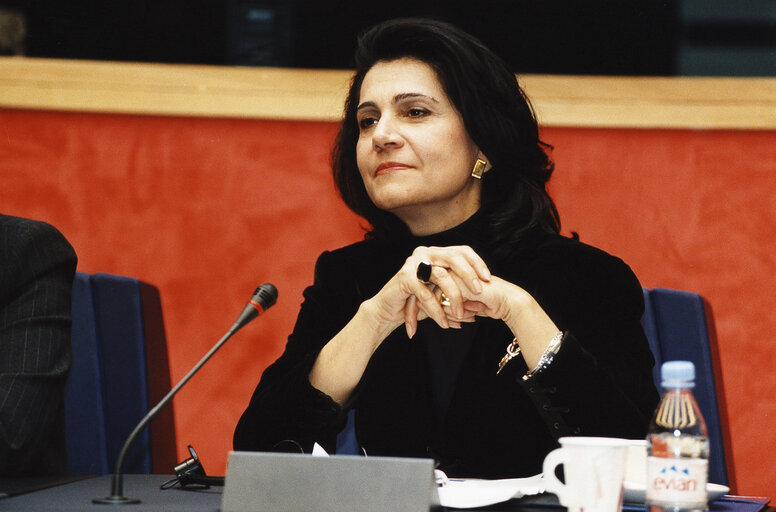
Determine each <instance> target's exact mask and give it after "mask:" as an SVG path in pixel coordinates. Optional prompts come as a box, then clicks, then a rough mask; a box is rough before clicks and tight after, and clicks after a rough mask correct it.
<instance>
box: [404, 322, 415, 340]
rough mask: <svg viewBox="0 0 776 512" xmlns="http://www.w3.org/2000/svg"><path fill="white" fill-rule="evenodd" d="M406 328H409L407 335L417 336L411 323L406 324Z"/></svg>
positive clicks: (410, 337)
mask: <svg viewBox="0 0 776 512" xmlns="http://www.w3.org/2000/svg"><path fill="white" fill-rule="evenodd" d="M404 328H405V329H406V330H407V337H408V338H409V339H412V337H413V336H415V329H413V328H412V326H411V325H410V324H404Z"/></svg>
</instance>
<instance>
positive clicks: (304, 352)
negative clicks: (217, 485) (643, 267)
mask: <svg viewBox="0 0 776 512" xmlns="http://www.w3.org/2000/svg"><path fill="white" fill-rule="evenodd" d="M480 228H481V226H478V221H477V219H473V220H472V219H470V220H469V221H467V222H466V223H464V224H463V225H462V226H459V227H457V228H454V229H453V230H451V231H449V232H445V233H441V234H438V235H433V236H431V237H423V238H415V237H408V238H407V239H406V240H400V241H392V242H391V243H390V244H387V243H382V242H381V241H378V240H367V241H363V242H359V243H356V244H354V245H351V246H348V247H345V248H342V249H339V250H337V251H333V252H326V253H323V254H322V255H321V256H320V257H319V259H318V262H317V264H316V269H315V282H314V283H313V285H312V286H311V287H309V288H307V289H306V290H305V292H304V303H303V304H302V308H301V311H300V313H299V317H298V319H297V323H296V326H295V327H294V331H293V333H292V334H291V336H290V337H289V339H288V344H287V346H286V349H285V352H284V353H283V355H282V356H281V357H280V358H279V359H278V360H277V361H276V362H275V363H274V364H273V365H271V366H270V367H269V368H267V370H266V371H265V372H264V374H263V375H262V377H261V381H260V382H259V385H258V386H257V388H256V391H255V392H254V394H253V397H252V399H251V402H250V404H249V406H248V408H247V410H246V411H245V413H244V414H243V416H242V418H241V419H240V422H239V423H238V425H237V429H236V431H235V437H234V447H235V449H238V450H273V449H276V448H279V447H281V446H282V445H283V444H284V443H283V441H284V440H293V441H294V442H295V443H299V444H300V445H301V446H302V447H303V448H304V449H305V450H306V451H309V450H310V449H311V446H312V443H313V442H314V441H317V442H318V443H320V444H321V445H323V446H324V447H325V448H327V450H332V449H333V448H334V444H335V437H336V434H337V432H338V431H339V430H340V429H341V428H342V426H343V425H344V421H345V414H346V412H347V409H349V408H355V410H356V432H357V436H358V440H359V443H360V444H361V445H362V447H363V448H364V449H365V451H366V453H367V454H369V455H386V456H388V455H391V456H411V457H433V458H435V459H437V460H438V461H439V463H440V466H441V468H442V469H444V470H445V471H446V472H447V473H448V474H449V475H452V476H469V477H483V478H502V477H516V476H528V475H532V474H536V473H539V472H541V464H542V461H543V459H544V456H545V455H546V454H547V453H548V452H549V451H550V450H552V449H553V448H555V447H557V439H558V438H559V437H561V436H566V435H587V436H613V437H624V438H643V437H644V436H645V435H646V430H647V425H648V423H649V420H650V417H651V414H652V411H653V410H654V408H655V406H656V405H657V401H658V394H657V391H656V389H655V387H654V384H653V381H652V373H651V370H652V366H653V364H654V360H653V357H652V354H651V352H650V350H649V347H648V344H647V341H646V338H645V336H644V333H643V331H642V328H641V324H640V318H641V315H642V313H643V309H644V303H643V295H642V290H641V286H640V285H639V282H638V280H637V279H636V277H635V276H634V275H633V273H632V272H631V270H630V268H629V267H628V266H627V265H626V264H625V263H623V262H622V261H621V260H619V259H617V258H615V257H613V256H610V255H608V254H606V253H605V252H603V251H600V250H598V249H595V248H593V247H590V246H588V245H585V244H582V243H580V242H578V241H576V240H573V239H569V238H564V237H561V236H557V235H548V234H539V233H537V234H534V235H532V236H530V237H528V238H526V239H525V240H524V241H523V242H522V243H521V246H520V249H519V250H518V252H517V253H516V254H514V255H513V257H512V258H510V260H509V261H508V262H501V263H499V262H496V261H493V260H492V259H489V257H488V255H487V249H486V248H485V246H484V244H482V242H481V240H480V238H479V234H480V233H481V232H482V231H481V229H480ZM460 243H468V244H469V245H472V246H473V247H474V249H475V250H476V251H477V252H478V253H479V254H480V255H481V256H483V257H484V259H485V261H486V263H487V264H488V266H489V268H490V269H491V271H492V273H493V274H494V275H498V276H499V277H502V278H504V279H507V280H508V281H511V282H513V283H515V284H518V285H519V286H521V287H523V288H524V289H526V290H527V291H528V292H530V293H531V294H532V295H533V296H534V297H535V299H536V300H537V301H538V302H539V304H540V305H541V306H542V307H543V308H544V310H545V311H546V312H547V313H548V314H549V316H550V317H551V318H552V319H553V321H554V322H555V323H556V325H558V327H559V328H560V329H561V330H563V331H565V335H564V339H563V343H562V346H561V349H560V352H559V353H558V354H557V356H556V357H555V359H554V361H553V362H552V364H551V365H550V366H549V367H548V368H547V369H546V370H545V371H544V372H542V373H540V374H539V375H537V376H535V377H534V378H532V379H530V380H528V381H523V380H522V376H523V375H524V374H525V372H526V371H527V368H526V367H525V364H524V363H523V362H522V359H521V358H515V359H514V360H512V361H510V363H509V364H508V365H507V366H506V367H505V369H504V370H503V371H502V372H501V373H500V374H499V375H496V369H497V366H498V362H499V361H500V359H501V358H502V357H503V355H504V354H505V351H506V347H507V345H508V344H509V343H510V342H511V340H512V334H511V333H510V331H509V329H508V328H507V327H506V325H505V324H504V323H503V322H500V321H496V320H492V319H478V320H477V322H476V323H475V324H474V325H473V326H471V327H466V326H465V328H464V329H463V330H462V331H457V330H456V332H452V331H453V330H450V331H451V332H449V333H448V332H442V334H439V331H442V330H441V329H439V328H438V327H436V326H435V324H433V323H431V321H430V320H425V321H423V322H421V326H422V327H421V328H419V331H418V334H416V336H415V337H414V338H413V339H412V340H409V339H408V338H407V336H406V334H405V332H404V329H402V328H399V329H397V330H396V331H394V332H393V333H392V334H391V335H390V336H389V337H388V338H387V339H386V340H385V341H384V342H383V344H382V345H381V346H380V347H379V348H378V350H377V351H376V352H375V354H374V355H373V357H372V359H371V361H370V363H369V365H368V367H367V369H366V372H365V374H364V376H363V378H362V380H361V382H360V383H359V386H358V387H357V390H356V392H355V393H354V396H353V397H352V400H351V402H350V403H349V404H347V405H346V407H345V408H343V407H340V406H339V405H338V404H337V403H335V402H334V401H333V400H331V398H330V397H328V396H327V395H325V394H323V393H321V392H320V391H318V390H316V389H315V388H313V387H312V386H311V385H310V383H309V380H308V374H309V372H310V370H311V368H312V365H313V363H314V361H315V359H316V357H317V355H318V352H319V351H320V349H321V348H322V347H323V345H325V344H326V342H327V341H328V340H329V339H331V338H332V337H333V336H334V335H335V334H336V333H337V332H338V331H339V330H340V329H341V328H342V327H343V326H344V325H345V323H347V322H348V320H349V319H350V318H352V316H353V315H354V314H355V312H356V310H357V309H358V306H359V305H360V304H361V302H362V301H364V300H366V299H367V298H369V297H371V296H373V295H374V294H375V293H377V291H378V290H379V289H380V288H381V287H382V286H383V284H384V283H385V282H387V280H388V279H389V278H390V277H391V276H392V275H393V274H394V273H395V272H396V271H397V270H398V268H399V267H400V266H401V265H402V263H403V262H404V260H405V259H406V257H407V256H408V255H409V254H410V253H411V251H412V249H413V248H414V247H415V246H417V245H453V244H460ZM424 324H425V325H424ZM466 329H470V331H469V332H468V333H467V332H466ZM429 330H431V331H436V334H434V335H433V336H431V337H433V338H435V339H437V340H438V339H439V337H440V336H442V337H443V336H447V335H449V336H452V337H455V336H473V339H474V341H473V343H471V345H470V347H469V348H468V353H467V354H466V357H465V358H464V360H463V363H462V365H461V367H460V370H459V371H458V372H457V378H456V380H455V384H454V386H453V387H454V389H453V390H452V391H451V396H450V402H449V407H447V409H446V412H444V411H443V414H444V416H443V420H442V421H439V415H438V414H437V412H436V409H435V400H438V393H437V394H435V393H434V391H433V389H432V386H433V384H432V378H431V377H430V368H431V365H430V364H429V363H430V358H429V355H430V351H429V347H428V343H427V342H428V340H427V339H425V338H428V336H426V337H424V332H429ZM438 346H439V345H437V347H438ZM435 350H438V348H437V349H435ZM432 357H438V354H437V355H434V356H432Z"/></svg>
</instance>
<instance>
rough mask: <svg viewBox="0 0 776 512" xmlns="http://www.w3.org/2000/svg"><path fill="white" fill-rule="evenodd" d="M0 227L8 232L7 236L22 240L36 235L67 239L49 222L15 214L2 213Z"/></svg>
mask: <svg viewBox="0 0 776 512" xmlns="http://www.w3.org/2000/svg"><path fill="white" fill-rule="evenodd" d="M0 229H2V230H3V232H5V233H6V236H10V237H18V238H19V239H21V240H29V239H31V238H36V237H43V238H59V239H63V240H66V238H65V236H64V235H63V234H62V233H61V232H60V231H59V230H58V229H57V228H55V227H54V226H52V225H51V224H49V223H48V222H44V221H42V220H35V219H28V218H24V217H14V216H13V215H4V214H0Z"/></svg>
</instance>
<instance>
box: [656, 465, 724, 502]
mask: <svg viewBox="0 0 776 512" xmlns="http://www.w3.org/2000/svg"><path fill="white" fill-rule="evenodd" d="M708 471H709V461H708V460H706V459H675V458H665V457H652V456H650V457H648V458H647V489H646V491H647V496H646V498H647V502H648V503H654V502H658V503H698V504H700V503H703V504H705V503H706V500H707V495H706V481H707V479H708V474H709V473H708Z"/></svg>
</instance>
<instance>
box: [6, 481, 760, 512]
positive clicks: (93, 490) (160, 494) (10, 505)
mask: <svg viewBox="0 0 776 512" xmlns="http://www.w3.org/2000/svg"><path fill="white" fill-rule="evenodd" d="M170 478H171V476H170V475H125V476H124V495H125V496H126V497H129V498H137V499H140V500H141V503H139V504H136V505H121V506H120V507H118V508H116V506H112V505H98V504H94V503H92V500H93V499H95V498H103V497H105V496H107V495H109V494H110V482H111V477H110V475H104V476H98V477H92V478H84V479H80V480H75V481H73V480H72V479H70V481H67V482H66V483H63V484H62V485H55V486H52V487H47V488H42V489H38V490H35V491H33V492H28V493H24V494H18V495H15V496H10V497H7V498H2V499H0V511H14V512H24V511H35V512H70V511H73V512H84V511H101V512H106V511H116V510H121V511H122V512H143V511H155V512H166V511H169V512H177V511H181V512H183V511H186V512H218V511H219V510H220V507H221V495H222V490H223V487H211V488H209V489H196V490H184V489H180V488H178V487H175V488H172V489H168V490H161V489H160V488H159V486H160V485H162V484H163V483H164V482H167V481H168V480H170ZM32 483H33V484H35V485H34V487H43V486H44V485H45V483H44V482H43V481H32ZM469 510H470V511H471V512H477V511H476V510H474V509H469ZM477 510H480V511H491V512H497V511H498V512H510V511H512V512H539V511H545V512H546V511H548V510H565V509H564V508H563V507H560V506H559V505H558V504H557V500H556V498H555V496H553V495H540V496H530V497H526V498H523V499H520V500H511V501H509V502H506V503H501V504H498V505H493V506H491V507H487V508H483V509H477ZM625 510H639V508H635V507H626V509H625ZM709 510H710V511H712V512H714V511H719V512H726V511H730V512H755V511H758V510H767V511H774V509H773V508H771V507H762V504H760V505H758V504H756V503H753V502H752V501H747V500H746V499H744V500H735V499H732V498H731V499H723V500H718V501H717V502H715V503H714V504H713V505H712V506H711V507H710V509H709Z"/></svg>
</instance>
